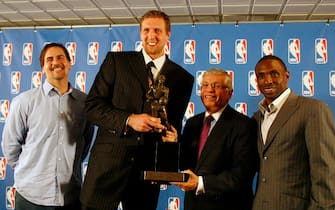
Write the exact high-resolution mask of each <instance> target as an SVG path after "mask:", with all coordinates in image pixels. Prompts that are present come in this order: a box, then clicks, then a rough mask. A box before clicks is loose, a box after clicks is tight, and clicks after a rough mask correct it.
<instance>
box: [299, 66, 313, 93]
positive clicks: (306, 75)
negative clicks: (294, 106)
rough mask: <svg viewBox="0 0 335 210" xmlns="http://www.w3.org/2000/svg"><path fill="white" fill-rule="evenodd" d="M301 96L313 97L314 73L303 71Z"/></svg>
mask: <svg viewBox="0 0 335 210" xmlns="http://www.w3.org/2000/svg"><path fill="white" fill-rule="evenodd" d="M302 95H303V96H314V72H313V71H303V72H302Z"/></svg>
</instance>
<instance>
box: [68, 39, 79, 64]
mask: <svg viewBox="0 0 335 210" xmlns="http://www.w3.org/2000/svg"><path fill="white" fill-rule="evenodd" d="M65 47H66V49H67V51H68V53H69V55H70V58H71V65H74V64H76V57H77V43H76V42H66V43H65Z"/></svg>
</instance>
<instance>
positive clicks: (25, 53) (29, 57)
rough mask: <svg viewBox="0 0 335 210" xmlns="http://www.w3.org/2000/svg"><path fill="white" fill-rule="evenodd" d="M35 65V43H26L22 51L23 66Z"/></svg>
mask: <svg viewBox="0 0 335 210" xmlns="http://www.w3.org/2000/svg"><path fill="white" fill-rule="evenodd" d="M32 63H33V43H24V44H23V50H22V65H31V64H32Z"/></svg>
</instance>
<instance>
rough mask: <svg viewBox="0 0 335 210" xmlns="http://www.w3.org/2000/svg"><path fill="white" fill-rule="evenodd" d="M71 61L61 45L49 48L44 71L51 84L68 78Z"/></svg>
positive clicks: (45, 57)
mask: <svg viewBox="0 0 335 210" xmlns="http://www.w3.org/2000/svg"><path fill="white" fill-rule="evenodd" d="M70 68H71V63H70V61H69V60H67V58H66V56H65V53H64V51H63V49H62V48H60V47H51V48H49V49H48V50H47V51H46V53H45V56H44V65H43V68H42V69H43V72H44V73H45V75H46V79H47V80H48V82H49V83H50V84H54V82H57V81H60V80H66V81H67V80H68V76H69V71H70Z"/></svg>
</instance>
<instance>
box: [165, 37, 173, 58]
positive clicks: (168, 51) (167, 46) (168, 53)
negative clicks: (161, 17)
mask: <svg viewBox="0 0 335 210" xmlns="http://www.w3.org/2000/svg"><path fill="white" fill-rule="evenodd" d="M164 53H165V55H167V56H168V58H170V54H171V42H170V41H169V40H168V41H167V42H166V44H165V46H164Z"/></svg>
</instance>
